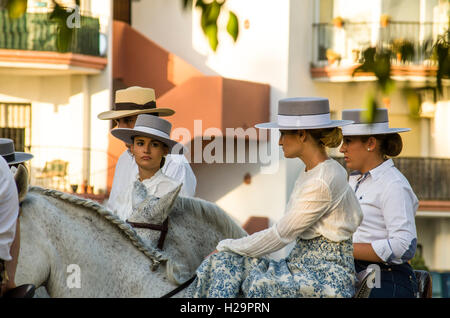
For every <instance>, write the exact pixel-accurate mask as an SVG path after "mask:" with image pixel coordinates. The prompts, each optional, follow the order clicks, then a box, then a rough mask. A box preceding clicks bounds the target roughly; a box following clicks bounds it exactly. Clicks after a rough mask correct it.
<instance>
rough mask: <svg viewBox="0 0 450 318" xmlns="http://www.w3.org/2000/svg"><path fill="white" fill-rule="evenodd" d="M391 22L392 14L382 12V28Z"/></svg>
mask: <svg viewBox="0 0 450 318" xmlns="http://www.w3.org/2000/svg"><path fill="white" fill-rule="evenodd" d="M389 23H391V16H390V15H389V14H382V15H381V16H380V25H381V27H382V28H385V27H387V26H388V25H389Z"/></svg>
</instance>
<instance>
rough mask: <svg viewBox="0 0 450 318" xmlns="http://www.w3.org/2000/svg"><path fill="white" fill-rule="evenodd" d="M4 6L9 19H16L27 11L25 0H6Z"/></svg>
mask: <svg viewBox="0 0 450 318" xmlns="http://www.w3.org/2000/svg"><path fill="white" fill-rule="evenodd" d="M6 8H7V10H8V15H9V18H10V19H18V18H20V17H21V16H22V15H23V14H24V13H25V12H26V11H27V0H8V3H7V4H6Z"/></svg>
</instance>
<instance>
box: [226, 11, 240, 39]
mask: <svg viewBox="0 0 450 318" xmlns="http://www.w3.org/2000/svg"><path fill="white" fill-rule="evenodd" d="M227 31H228V33H229V34H230V35H231V37H232V38H233V41H234V42H236V40H237V38H238V35H239V21H238V18H237V16H236V14H234V13H233V12H232V11H230V16H229V18H228V24H227Z"/></svg>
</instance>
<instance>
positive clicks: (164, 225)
mask: <svg viewBox="0 0 450 318" xmlns="http://www.w3.org/2000/svg"><path fill="white" fill-rule="evenodd" d="M127 223H128V224H130V225H131V226H132V227H135V228H140V229H149V230H154V231H161V235H160V236H159V240H158V246H157V247H158V248H159V249H160V250H162V248H163V246H164V240H165V239H166V235H167V231H168V230H169V218H168V217H167V218H166V219H165V220H164V222H163V223H162V224H151V223H136V222H130V221H128V220H127Z"/></svg>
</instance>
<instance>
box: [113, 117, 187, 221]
mask: <svg viewBox="0 0 450 318" xmlns="http://www.w3.org/2000/svg"><path fill="white" fill-rule="evenodd" d="M171 129H172V124H171V123H170V122H168V121H167V120H165V119H163V118H160V117H156V116H153V115H149V114H140V115H138V117H137V120H136V124H135V126H134V128H115V129H113V130H111V134H112V135H113V136H115V137H117V138H119V139H120V140H122V141H124V142H126V143H128V144H130V145H131V146H130V151H131V153H132V155H133V158H134V160H135V162H136V164H137V166H138V173H137V174H136V175H135V176H134V180H135V181H138V182H142V183H143V184H144V185H145V187H146V188H147V193H148V194H151V195H154V196H156V197H161V196H163V195H165V194H167V193H168V192H170V191H172V190H174V189H175V188H176V187H177V186H178V185H179V184H180V183H179V182H178V181H177V180H175V179H172V178H170V177H168V176H167V175H165V174H164V173H163V172H162V170H161V168H162V167H163V166H164V162H165V156H166V155H167V154H168V153H169V152H171V151H172V148H173V147H174V146H175V145H178V147H179V149H180V150H183V147H182V146H181V145H180V144H178V143H177V142H176V141H174V140H172V139H170V131H171ZM125 191H127V192H128V193H127V194H126V195H125V197H127V198H129V200H127V201H126V202H124V203H123V204H122V205H118V208H117V209H115V210H114V211H113V212H114V213H115V214H117V215H118V216H119V217H120V218H121V219H122V220H124V221H125V220H127V218H128V217H129V216H130V215H131V214H132V212H133V211H132V203H131V200H132V195H131V192H132V191H133V187H132V186H130V187H128V188H127V189H125ZM180 195H185V193H184V192H183V188H182V189H181V191H180Z"/></svg>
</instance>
